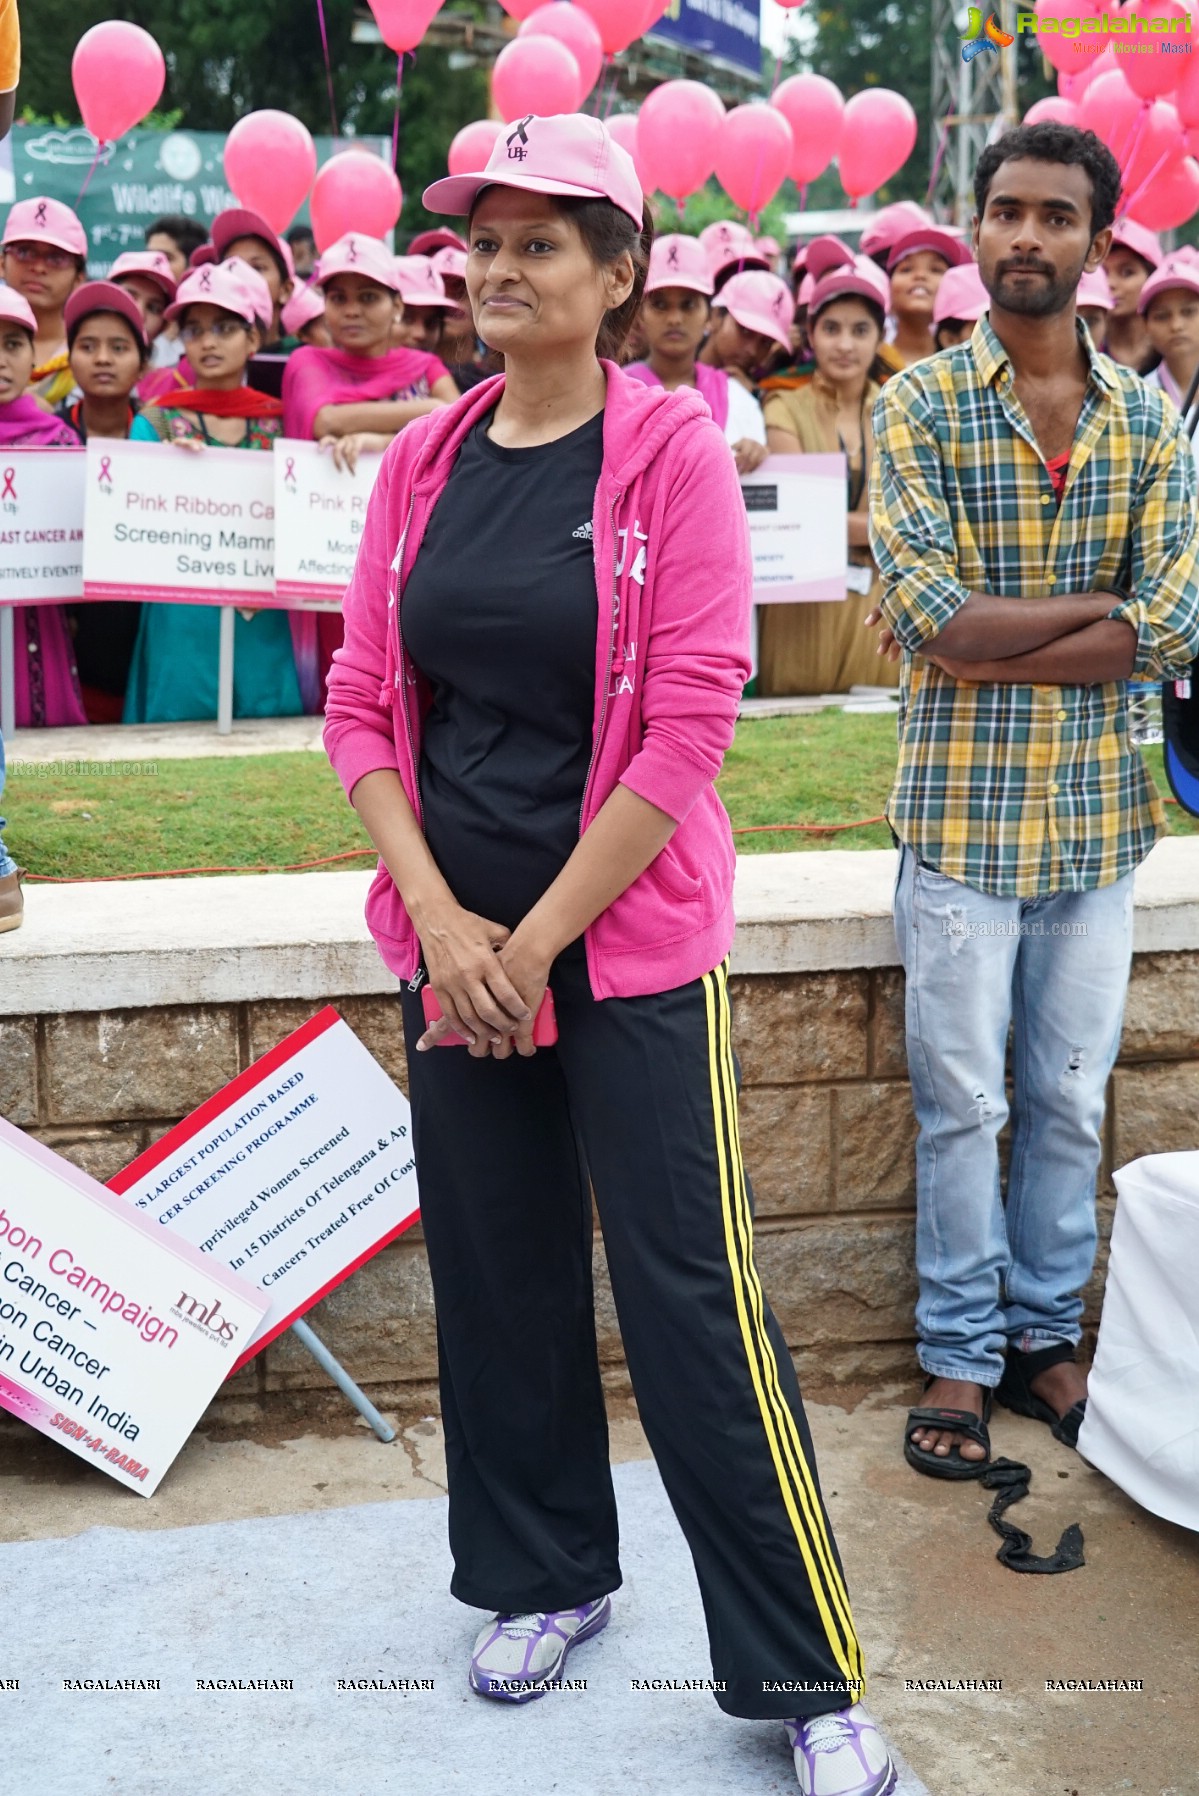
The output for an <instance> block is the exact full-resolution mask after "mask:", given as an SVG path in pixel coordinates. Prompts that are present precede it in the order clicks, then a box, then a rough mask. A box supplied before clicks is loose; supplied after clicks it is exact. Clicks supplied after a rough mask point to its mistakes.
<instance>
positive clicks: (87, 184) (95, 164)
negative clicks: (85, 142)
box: [75, 137, 104, 205]
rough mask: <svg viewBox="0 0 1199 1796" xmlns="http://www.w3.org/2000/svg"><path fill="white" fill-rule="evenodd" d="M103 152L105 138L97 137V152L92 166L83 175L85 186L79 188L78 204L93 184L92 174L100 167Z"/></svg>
mask: <svg viewBox="0 0 1199 1796" xmlns="http://www.w3.org/2000/svg"><path fill="white" fill-rule="evenodd" d="M103 154H104V139H103V138H102V137H97V139H96V153H95V155H94V156H93V157H92V166H91V167H90V168H89V169H88V171H87V173H86V175H84V177H83V186H82V187H81V188H80V189H79V199H77V200H76V201H75V204H76V205H78V204H79V200H81V199H82V198H83V196H84V194H85V193H86V192H87V190H88V188H89V187H90V186H91V184H92V176H93V175H94V174H95V172H96V170H97V169H98V168H99V166H100V158H101V156H102V155H103Z"/></svg>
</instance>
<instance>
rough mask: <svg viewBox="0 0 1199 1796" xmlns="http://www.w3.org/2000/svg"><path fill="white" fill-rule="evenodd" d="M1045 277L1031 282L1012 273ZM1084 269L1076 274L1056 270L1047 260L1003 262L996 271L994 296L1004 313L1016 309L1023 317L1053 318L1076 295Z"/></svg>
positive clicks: (992, 290) (993, 288) (992, 294)
mask: <svg viewBox="0 0 1199 1796" xmlns="http://www.w3.org/2000/svg"><path fill="white" fill-rule="evenodd" d="M1021 269H1023V270H1024V271H1027V272H1030V273H1032V274H1034V275H1038V276H1045V277H1047V278H1045V279H1035V280H1032V281H1030V282H1027V283H1026V282H1023V281H1021V282H1017V281H1016V280H1014V279H1013V278H1012V276H1013V275H1014V274H1015V273H1017V272H1019V271H1021ZM1081 278H1082V270H1081V268H1080V269H1077V270H1076V271H1075V272H1074V273H1073V274H1069V273H1066V274H1063V273H1061V272H1060V270H1058V271H1055V270H1053V269H1051V268H1049V267H1048V266H1047V264H1046V263H1044V262H1026V263H1024V264H1022V265H1021V264H1015V265H1013V264H1012V263H1010V262H1007V263H1004V262H1001V263H999V264H998V265H997V267H996V270H995V277H994V280H995V284H994V286H993V287H991V288H990V289H989V291H990V294H991V298H992V299H993V300H994V302H995V304H996V305H997V306H1001V307H1002V309H1003V310H1004V311H1005V312H1014V313H1016V314H1017V315H1018V316H1020V317H1023V318H1052V317H1053V316H1054V315H1055V314H1056V313H1058V312H1064V311H1065V310H1066V308H1067V306H1068V305H1069V304H1070V302H1071V300H1072V299H1073V298H1074V295H1075V292H1076V291H1077V288H1078V283H1079V280H1080V279H1081Z"/></svg>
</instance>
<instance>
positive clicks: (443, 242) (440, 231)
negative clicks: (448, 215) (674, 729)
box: [408, 225, 470, 256]
mask: <svg viewBox="0 0 1199 1796" xmlns="http://www.w3.org/2000/svg"><path fill="white" fill-rule="evenodd" d="M469 248H470V245H469V244H468V243H466V242H464V241H463V239H462V238H461V237H459V235H458V233H457V231H451V230H450V228H449V226H448V225H438V227H437V229H436V230H435V231H418V232H417V233H416V236H415V237H414V238H413V239H412V242H411V243H410V244H409V245H408V254H409V255H410V256H436V254H437V252H438V250H443V249H456V250H459V251H461V253H462V254H463V255H465V254H466V253H467V251H468V250H469Z"/></svg>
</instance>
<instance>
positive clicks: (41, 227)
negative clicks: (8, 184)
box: [3, 198, 87, 257]
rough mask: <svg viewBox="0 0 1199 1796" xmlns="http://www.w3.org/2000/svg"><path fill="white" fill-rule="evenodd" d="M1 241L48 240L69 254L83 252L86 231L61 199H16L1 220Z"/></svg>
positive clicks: (44, 241) (40, 241)
mask: <svg viewBox="0 0 1199 1796" xmlns="http://www.w3.org/2000/svg"><path fill="white" fill-rule="evenodd" d="M3 240H4V242H5V243H48V244H49V245H50V247H51V249H65V250H66V251H67V252H68V254H69V255H72V256H84V257H86V255H87V232H86V231H85V230H84V228H83V226H82V225H81V224H80V222H79V220H78V219H77V218H76V216H75V214H74V213H73V212H72V211H71V208H70V207H69V206H64V205H63V203H62V201H61V200H50V199H41V198H37V199H31V200H18V201H17V203H16V205H15V206H13V207H12V209H11V211H10V212H9V214H8V217H7V219H6V220H5V221H4V239H3Z"/></svg>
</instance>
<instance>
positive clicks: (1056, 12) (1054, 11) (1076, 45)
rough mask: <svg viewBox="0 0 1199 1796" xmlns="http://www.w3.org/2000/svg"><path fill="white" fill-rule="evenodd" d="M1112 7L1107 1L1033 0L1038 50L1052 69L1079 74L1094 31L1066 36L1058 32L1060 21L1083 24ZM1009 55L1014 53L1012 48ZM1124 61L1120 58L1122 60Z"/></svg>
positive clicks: (1086, 62)
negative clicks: (1049, 28) (1047, 27)
mask: <svg viewBox="0 0 1199 1796" xmlns="http://www.w3.org/2000/svg"><path fill="white" fill-rule="evenodd" d="M1111 10H1112V9H1111V7H1110V6H1109V5H1108V4H1107V0H1034V5H1033V11H1034V12H1035V13H1036V15H1037V24H1038V26H1039V30H1038V32H1037V36H1036V45H1037V49H1038V50H1039V51H1040V52H1041V54H1042V55H1043V56H1044V57H1045V59H1046V61H1047V62H1051V63H1052V64H1053V66H1054V68H1055V69H1062V70H1064V71H1065V72H1066V73H1067V74H1079V73H1080V72H1081V71H1082V70H1083V69H1084V68H1085V67H1086V65H1087V64H1088V63H1089V62H1090V61H1091V56H1090V52H1089V46H1090V45H1091V44H1093V43H1094V42H1095V36H1094V33H1093V32H1086V33H1085V34H1083V33H1080V34H1079V35H1078V36H1074V37H1065V36H1063V34H1062V31H1061V24H1062V20H1063V19H1081V20H1082V21H1083V22H1084V23H1085V21H1086V20H1087V19H1101V18H1102V17H1103V15H1104V13H1105V12H1110V11H1111ZM1047 24H1052V25H1053V26H1054V27H1055V29H1052V30H1049V31H1046V29H1045V27H1046V25H1047ZM1084 46H1088V47H1084ZM1012 54H1013V55H1015V50H1014V49H1013V51H1012ZM1126 60H1127V59H1126V58H1125V57H1121V58H1120V61H1121V62H1122V63H1123V62H1124V61H1126Z"/></svg>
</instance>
